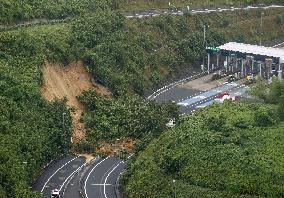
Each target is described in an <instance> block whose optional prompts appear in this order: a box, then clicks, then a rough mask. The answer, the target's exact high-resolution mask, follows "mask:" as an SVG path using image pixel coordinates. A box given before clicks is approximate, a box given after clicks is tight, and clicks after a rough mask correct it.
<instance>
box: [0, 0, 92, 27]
mask: <svg viewBox="0 0 284 198" xmlns="http://www.w3.org/2000/svg"><path fill="white" fill-rule="evenodd" d="M96 2H97V1H96V0H80V1H78V0H46V1H39V0H29V1H25V0H1V1H0V5H1V6H0V23H2V24H9V23H18V22H23V21H28V20H32V19H41V18H47V19H63V18H66V17H72V16H76V15H79V14H82V13H85V12H94V11H95V10H96V5H95V3H96Z"/></svg>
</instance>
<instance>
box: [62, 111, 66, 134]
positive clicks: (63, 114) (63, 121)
mask: <svg viewBox="0 0 284 198" xmlns="http://www.w3.org/2000/svg"><path fill="white" fill-rule="evenodd" d="M65 115H66V113H65V112H64V113H62V128H63V132H64V131H65Z"/></svg>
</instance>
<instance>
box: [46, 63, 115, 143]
mask: <svg viewBox="0 0 284 198" xmlns="http://www.w3.org/2000/svg"><path fill="white" fill-rule="evenodd" d="M42 73H43V78H44V83H43V86H42V87H41V93H42V95H43V97H44V98H45V99H46V100H48V101H52V100H53V99H54V98H60V99H61V98H64V97H65V96H66V97H67V99H68V102H67V104H68V105H69V106H71V107H74V108H75V112H74V113H73V115H72V122H73V133H72V138H73V142H74V143H77V142H79V141H80V140H82V139H84V138H85V135H86V131H85V126H84V124H83V123H81V122H80V117H81V113H82V112H83V110H84V106H83V105H82V104H81V103H80V102H79V101H78V100H77V98H76V96H78V95H80V94H81V93H82V91H84V90H87V89H90V88H95V89H96V91H97V92H98V93H100V94H102V95H109V94H110V92H109V91H108V90H107V89H106V88H105V87H103V86H102V85H99V84H97V83H95V82H94V81H93V80H92V77H91V75H90V73H88V71H87V70H86V68H85V67H84V65H83V63H82V62H80V61H79V62H74V63H72V64H70V65H68V66H67V67H64V66H62V65H59V64H53V63H52V64H51V63H49V62H47V61H46V62H45V63H44V65H43V66H42Z"/></svg>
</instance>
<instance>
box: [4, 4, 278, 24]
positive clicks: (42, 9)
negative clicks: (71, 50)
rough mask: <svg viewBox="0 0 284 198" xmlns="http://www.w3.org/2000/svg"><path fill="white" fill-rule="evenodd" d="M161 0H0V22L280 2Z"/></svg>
mask: <svg viewBox="0 0 284 198" xmlns="http://www.w3.org/2000/svg"><path fill="white" fill-rule="evenodd" d="M168 3H169V2H168V1H163V0H151V1H145V0H138V1H137V0H135V1H134V0H80V1H78V0H45V1H42V0H29V1H25V0H0V24H12V23H20V22H25V21H31V20H37V19H43V18H45V19H65V18H67V17H74V16H78V15H81V14H83V13H92V12H96V11H97V8H98V7H101V6H104V7H105V6H109V7H110V8H112V9H119V10H128V11H129V10H139V9H151V8H172V7H173V6H183V7H185V6H186V5H189V6H191V7H195V6H213V5H224V4H226V5H239V4H240V3H243V4H251V3H282V0H238V1H236V0H234V1H232V0H230V1H226V2H225V3H224V1H223V0H213V1H205V0H200V1H195V0H187V1H184V0H183V1H182V0H173V1H171V6H169V5H168Z"/></svg>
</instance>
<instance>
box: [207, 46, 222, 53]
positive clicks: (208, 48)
mask: <svg viewBox="0 0 284 198" xmlns="http://www.w3.org/2000/svg"><path fill="white" fill-rule="evenodd" d="M206 49H207V50H211V51H213V52H219V51H220V50H221V49H220V48H219V47H206Z"/></svg>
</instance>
